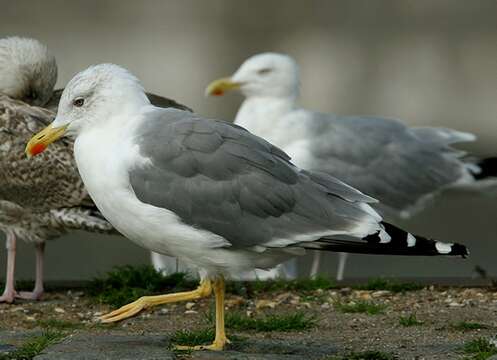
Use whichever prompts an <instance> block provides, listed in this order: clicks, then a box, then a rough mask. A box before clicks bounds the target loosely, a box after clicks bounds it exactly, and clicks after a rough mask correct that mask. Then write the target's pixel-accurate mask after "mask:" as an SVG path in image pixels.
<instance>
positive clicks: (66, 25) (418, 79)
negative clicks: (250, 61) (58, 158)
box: [0, 0, 497, 280]
mask: <svg viewBox="0 0 497 360" xmlns="http://www.w3.org/2000/svg"><path fill="white" fill-rule="evenodd" d="M0 9H1V10H0V11H1V14H2V16H1V21H0V36H1V37H4V36H8V35H22V36H29V37H34V38H37V39H38V40H40V41H42V42H43V43H45V44H46V45H48V47H49V48H50V49H51V51H52V52H53V53H54V54H55V56H56V58H57V62H58V65H59V81H58V84H57V85H58V87H63V86H64V85H65V84H66V82H67V81H68V80H69V79H70V78H71V77H72V76H73V75H74V74H75V73H76V72H78V71H80V70H82V69H83V68H86V67H87V66H89V65H91V64H95V63H101V62H114V63H117V64H120V65H122V66H124V67H127V68H128V69H130V70H131V71H132V72H133V73H134V74H135V75H137V76H138V77H139V78H140V79H141V80H142V82H143V84H144V86H145V87H146V89H147V90H148V91H151V92H154V93H157V94H160V95H164V96H168V97H171V98H174V99H176V100H177V101H179V102H182V103H184V104H187V105H188V106H190V107H192V108H193V109H194V110H195V111H196V112H198V113H200V114H203V115H206V116H210V117H216V118H221V119H226V120H232V119H233V118H234V115H235V114H236V111H237V108H238V106H239V105H240V103H241V101H242V98H241V96H239V95H236V94H233V95H228V96H226V97H223V98H216V99H212V98H205V97H204V95H203V91H204V88H205V86H206V85H207V84H208V83H209V82H210V81H211V80H213V79H216V78H219V77H221V76H224V75H229V74H231V73H232V72H234V71H235V70H236V69H237V67H238V66H239V65H240V64H241V62H243V61H244V60H245V59H246V58H247V57H249V56H251V55H253V54H256V53H259V52H264V51H278V52H284V53H288V54H290V55H292V56H293V57H295V58H296V60H297V61H298V63H299V64H300V66H301V79H302V89H301V90H302V91H301V93H302V96H301V104H302V105H304V106H305V107H307V108H311V109H314V110H319V111H323V112H335V113H339V114H350V115H352V114H354V115H366V114H367V115H378V116H386V117H391V118H399V119H402V120H403V121H405V122H406V123H408V124H410V125H435V126H446V127H452V128H456V129H459V130H462V131H470V132H473V133H475V134H476V135H477V136H478V141H477V142H475V143H473V144H469V145H468V146H466V147H465V149H467V150H470V151H472V152H474V153H475V154H478V155H480V156H496V155H497V2H496V1H494V0H472V1H467V0H436V1H433V0H411V1H407V0H376V1H368V0H362V1H359V0H349V1H343V0H342V1H330V0H327V1H316V0H315V1H288V0H280V1H274V0H264V1H262V0H250V1H249V0H244V1H241V0H237V1H233V0H210V1H200V0H196V1H195V0H174V1H173V0H170V1H164V0H161V1H159V0H155V1H125V0H115V1H104V0H85V1H70V2H69V1H63V0H50V1H25V0H16V1H7V0H0ZM364 136H367V134H364ZM399 224H400V225H403V226H405V227H407V228H408V229H409V230H411V231H413V232H418V233H421V234H424V235H427V236H431V237H436V238H438V239H440V240H444V241H453V242H456V241H458V242H463V243H465V244H466V245H468V246H469V247H470V249H471V257H470V258H469V259H467V260H464V261H463V260H460V259H444V258H405V257H378V256H359V255H358V256H352V257H351V258H350V260H349V263H348V267H347V271H346V276H348V277H354V278H357V277H360V278H363V277H368V276H396V277H431V278H439V277H465V278H470V277H472V276H473V275H474V268H475V266H476V265H479V266H481V267H482V268H484V269H486V270H487V271H488V272H489V274H490V275H497V195H496V196H494V197H492V196H484V195H475V194H472V193H464V192H455V191H452V192H449V193H446V194H445V195H444V196H443V197H441V198H439V199H438V201H437V202H436V203H434V204H433V205H432V206H430V207H429V208H428V209H426V210H425V211H424V212H423V213H421V214H419V215H418V216H416V217H415V218H414V219H412V220H410V221H409V222H399ZM2 240H3V239H2ZM2 244H3V241H2ZM18 249H19V251H18V264H19V265H18V267H17V269H16V270H17V277H18V278H20V279H31V278H33V277H34V251H33V248H32V247H31V246H28V245H26V244H25V243H23V242H22V241H20V242H19V245H18ZM5 261H6V254H5V251H3V250H0V274H1V275H0V278H2V277H3V276H4V274H5V273H4V272H5V270H4V269H5ZM299 261H300V263H301V265H302V266H301V269H303V271H306V270H305V269H306V266H307V263H308V262H309V259H308V258H306V259H299ZM148 262H149V254H148V252H147V251H145V250H143V249H141V248H139V247H138V246H136V245H134V244H133V243H131V242H130V241H128V240H126V239H124V238H119V237H106V236H97V235H88V234H85V233H76V234H71V235H69V236H66V237H64V238H61V239H59V240H56V241H52V242H50V243H48V244H47V262H46V277H47V279H49V280H81V279H88V278H91V277H93V276H95V275H97V274H99V273H103V272H105V271H107V270H109V269H110V268H111V267H113V266H115V265H118V264H141V263H148ZM335 263H336V256H335V255H333V254H326V257H325V259H324V261H323V265H322V271H323V272H325V273H329V274H334V273H335Z"/></svg>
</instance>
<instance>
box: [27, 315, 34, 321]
mask: <svg viewBox="0 0 497 360" xmlns="http://www.w3.org/2000/svg"><path fill="white" fill-rule="evenodd" d="M26 320H28V321H36V318H35V317H34V316H26Z"/></svg>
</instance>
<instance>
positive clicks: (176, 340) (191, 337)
mask: <svg viewBox="0 0 497 360" xmlns="http://www.w3.org/2000/svg"><path fill="white" fill-rule="evenodd" d="M214 336H215V330H214V329H213V328H205V329H199V330H194V331H191V330H178V331H176V332H175V333H174V334H173V336H171V343H172V344H174V345H184V346H196V345H203V344H209V343H210V342H212V341H214Z"/></svg>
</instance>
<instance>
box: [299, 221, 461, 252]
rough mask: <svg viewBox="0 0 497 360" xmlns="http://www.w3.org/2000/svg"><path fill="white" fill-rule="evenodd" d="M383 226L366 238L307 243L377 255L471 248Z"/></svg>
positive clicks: (308, 246)
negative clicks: (361, 239)
mask: <svg viewBox="0 0 497 360" xmlns="http://www.w3.org/2000/svg"><path fill="white" fill-rule="evenodd" d="M382 225H383V230H381V231H379V232H377V233H375V234H371V235H368V236H366V237H365V238H363V240H364V241H350V240H337V239H333V238H322V239H320V240H318V241H315V242H312V243H308V244H305V245H304V247H305V248H309V249H318V250H326V251H335V252H347V253H356V254H375V255H407V256H437V255H447V256H462V257H463V258H465V257H466V256H468V254H469V252H468V250H467V248H466V246H464V245H461V244H450V243H443V242H440V241H436V240H431V239H427V238H424V237H422V236H418V235H412V234H410V233H408V232H406V231H404V230H402V229H399V228H398V227H396V226H394V225H391V224H388V223H385V222H382Z"/></svg>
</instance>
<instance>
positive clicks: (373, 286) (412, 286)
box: [353, 279, 424, 293]
mask: <svg viewBox="0 0 497 360" xmlns="http://www.w3.org/2000/svg"><path fill="white" fill-rule="evenodd" d="M353 288H354V289H356V290H375V291H377V290H387V291H391V292H394V293H400V292H406V291H417V290H421V289H423V288H424V286H423V285H420V284H416V283H401V282H396V281H393V280H386V279H371V280H369V281H368V283H367V284H366V285H358V286H354V287H353Z"/></svg>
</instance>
